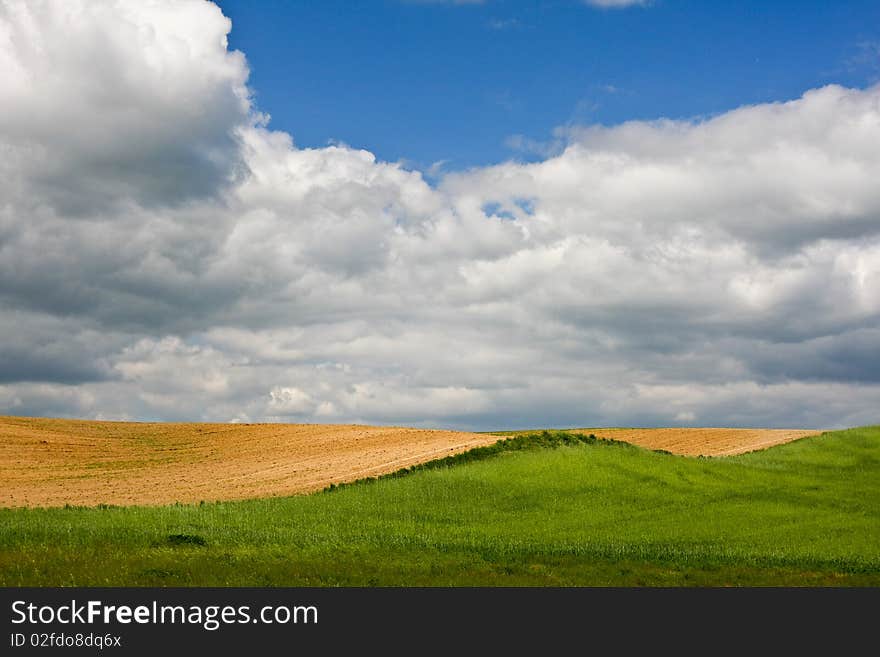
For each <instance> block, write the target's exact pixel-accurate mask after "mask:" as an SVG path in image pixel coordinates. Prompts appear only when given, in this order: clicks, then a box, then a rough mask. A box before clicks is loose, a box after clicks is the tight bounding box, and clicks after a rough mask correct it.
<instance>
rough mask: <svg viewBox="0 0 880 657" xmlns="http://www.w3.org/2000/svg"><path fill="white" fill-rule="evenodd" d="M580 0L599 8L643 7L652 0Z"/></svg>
mask: <svg viewBox="0 0 880 657" xmlns="http://www.w3.org/2000/svg"><path fill="white" fill-rule="evenodd" d="M582 2H583V3H584V4H586V5H591V6H593V7H599V8H601V9H623V8H625V7H636V6H642V7H643V6H645V5H649V4H651V2H652V0H582Z"/></svg>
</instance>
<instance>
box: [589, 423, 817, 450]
mask: <svg viewBox="0 0 880 657" xmlns="http://www.w3.org/2000/svg"><path fill="white" fill-rule="evenodd" d="M578 431H583V432H586V433H595V434H596V435H597V436H599V437H600V438H611V439H613V440H622V441H624V442H628V443H632V444H633V445H638V446H639V447H646V448H647V449H654V450H665V451H667V452H671V453H673V454H680V455H682V456H734V455H736V454H745V453H746V452H752V451H755V450H758V449H766V448H768V447H773V446H775V445H782V444H784V443H787V442H791V441H792V440H799V439H800V438H806V437H807V436H815V435H816V434H818V433H820V432H819V431H815V430H804V429H717V428H711V429H704V428H701V429H696V428H695V429H691V428H686V429H679V428H675V429H672V428H667V429H604V428H603V429H578Z"/></svg>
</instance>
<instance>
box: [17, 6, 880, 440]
mask: <svg viewBox="0 0 880 657" xmlns="http://www.w3.org/2000/svg"><path fill="white" fill-rule="evenodd" d="M229 29H230V24H229V21H228V20H227V19H226V18H224V17H223V16H222V14H221V13H220V11H219V10H218V9H217V8H216V7H215V6H214V5H212V4H210V3H207V2H202V1H192V2H171V1H168V2H161V1H158V0H157V1H156V2H150V3H142V2H133V1H132V2H122V1H119V2H107V3H84V2H82V3H81V2H76V1H75V0H71V1H70V2H65V3H41V2H12V1H7V2H2V3H0V65H2V67H3V70H4V71H8V75H7V76H6V77H7V79H8V81H9V83H8V84H7V85H4V86H3V87H2V88H0V95H2V98H0V102H2V106H3V107H4V111H3V112H2V113H0V151H2V152H3V153H4V154H6V155H7V157H4V158H3V159H0V345H2V347H0V372H2V377H0V413H17V414H38V415H71V416H80V417H102V418H119V419H125V418H128V419H169V420H171V419H175V420H199V419H203V420H241V421H247V420H280V421H318V422H373V423H386V422H387V423H406V424H414V425H426V426H427V425H430V426H451V427H462V428H481V429H485V428H502V427H515V426H534V427H537V426H565V425H568V426H571V425H581V426H585V425H586V426H590V425H592V426H598V425H620V424H624V425H639V424H646V425H651V424H654V425H658V424H659V425H662V424H677V423H686V424H693V423H700V424H715V425H753V426H756V425H765V426H785V425H790V426H817V427H832V426H842V425H847V424H857V423H867V422H876V421H877V417H876V415H872V413H874V411H873V409H876V408H878V407H880V380H878V379H877V376H876V372H877V371H878V369H880V368H878V367H877V365H878V364H877V363H876V362H875V361H876V360H877V359H876V357H875V354H876V353H878V351H880V341H878V340H880V338H878V335H877V326H878V320H880V295H878V293H877V290H880V188H878V186H877V185H876V180H878V179H880V153H878V151H877V149H876V148H875V147H874V145H875V144H877V143H878V142H880V88H878V87H872V88H868V89H847V88H843V87H839V86H828V87H823V88H821V89H814V90H811V91H808V92H807V93H805V94H804V95H803V96H802V97H801V98H797V99H794V100H791V101H788V102H779V103H768V104H763V105H756V106H750V107H742V108H739V109H736V110H733V111H730V112H726V113H724V114H721V115H718V116H715V117H710V118H706V119H702V120H694V121H669V120H658V121H650V122H645V121H641V122H630V123H625V124H622V125H618V126H612V127H598V126H584V127H568V128H564V129H560V130H559V131H558V133H557V135H556V138H557V141H556V142H555V144H554V146H553V147H552V148H548V149H546V150H544V151H542V153H541V159H540V160H539V161H536V162H531V163H521V162H514V161H510V162H503V163H500V164H497V165H495V166H491V167H483V168H476V169H472V170H468V171H463V172H457V173H446V174H442V173H440V172H439V171H434V172H433V173H432V175H438V176H439V178H438V181H437V183H436V184H429V183H428V182H426V180H425V178H424V177H423V175H422V173H420V172H419V171H413V170H407V169H406V168H404V167H403V166H402V165H400V164H394V163H387V162H381V161H377V160H376V158H375V157H374V156H373V155H372V154H371V153H369V152H367V151H364V150H359V149H357V148H353V147H350V146H346V145H341V144H340V145H334V146H330V147H327V148H320V149H301V148H297V147H296V145H295V143H294V140H293V138H292V137H291V136H290V135H288V134H286V133H283V132H278V131H273V130H271V129H270V127H269V125H268V123H267V121H268V119H267V118H266V117H265V116H264V115H261V114H259V112H257V110H256V109H255V107H254V106H253V103H252V101H251V92H250V90H249V89H248V87H247V74H248V69H247V63H246V61H245V59H244V56H243V55H241V54H239V53H235V52H230V51H229V49H228V46H227V42H226V35H227V32H228V30H229ZM38 81H39V84H38ZM521 145H522V146H523V147H528V146H529V144H527V143H525V142H523V144H521Z"/></svg>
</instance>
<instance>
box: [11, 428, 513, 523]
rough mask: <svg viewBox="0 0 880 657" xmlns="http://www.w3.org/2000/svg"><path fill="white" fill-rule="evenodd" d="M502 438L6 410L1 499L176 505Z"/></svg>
mask: <svg viewBox="0 0 880 657" xmlns="http://www.w3.org/2000/svg"><path fill="white" fill-rule="evenodd" d="M497 439H498V438H497V437H496V436H487V435H480V434H474V433H462V432H457V431H427V430H423V429H407V428H400V427H368V426H357V425H325V424H317V425H316V424H312V425H309V424H199V423H187V424H173V423H167V424H166V423H155V424H152V423H136V422H88V421H82V420H50V419H43V418H19V417H0V482H3V487H2V492H0V505H2V506H10V507H11V506H64V505H65V504H74V505H76V504H80V505H97V504H173V503H175V502H200V501H203V500H237V499H247V498H255V497H271V496H277V495H292V494H295V493H307V492H312V491H316V490H320V489H322V488H324V487H326V486H328V485H329V484H331V483H339V482H342V481H351V480H354V479H359V478H362V477H367V476H374V475H379V474H384V473H387V472H393V471H394V470H398V469H400V468H402V467H406V466H408V465H412V464H413V463H420V462H423V461H427V460H430V459H434V458H438V457H441V456H446V455H449V454H457V453H459V452H462V451H464V450H467V449H471V448H473V447H478V446H480V445H486V444H489V443H492V442H494V441H496V440H497Z"/></svg>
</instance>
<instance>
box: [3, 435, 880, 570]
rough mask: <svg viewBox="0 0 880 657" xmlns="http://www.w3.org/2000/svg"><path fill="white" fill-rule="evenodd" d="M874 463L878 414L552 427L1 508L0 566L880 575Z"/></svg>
mask: <svg viewBox="0 0 880 657" xmlns="http://www.w3.org/2000/svg"><path fill="white" fill-rule="evenodd" d="M878 475H880V427H866V428H860V429H851V430H847V431H837V432H829V433H824V434H822V435H820V436H815V437H810V438H804V439H802V440H797V441H794V442H790V443H788V444H784V445H780V446H777V447H773V448H771V449H767V450H763V451H755V452H750V453H748V454H743V455H739V456H730V457H724V458H688V457H681V456H674V455H670V454H664V453H659V452H652V451H648V450H646V449H643V448H640V447H635V446H631V445H628V444H624V443H619V442H614V441H605V440H591V439H589V438H585V437H579V436H576V435H575V434H572V433H564V432H551V433H543V434H535V435H531V436H527V437H521V438H514V439H511V440H510V441H508V442H507V443H501V444H495V445H491V446H489V447H484V448H481V449H478V450H476V452H468V453H466V454H464V455H461V456H459V457H453V458H451V459H446V460H445V461H444V462H442V463H439V464H438V463H434V464H433V465H432V464H429V465H428V466H427V467H420V468H415V470H414V471H412V472H410V473H407V474H405V475H402V476H391V477H385V478H381V479H378V480H371V481H366V482H361V483H356V484H352V485H346V486H342V487H338V488H334V489H333V490H329V491H326V492H321V493H317V494H314V495H303V496H292V497H285V498H266V499H255V500H244V501H229V502H220V503H205V504H193V505H170V506H158V507H156V506H154V507H149V506H131V507H109V508H52V509H22V508H19V509H2V510H0V584H3V585H6V586H18V585H169V586H173V585H183V586H190V585H197V586H205V585H218V586H244V585H258V586H259V585H275V586H283V585H292V586H298V585H313V586H338V585H354V586H361V585H391V586H395V585H427V586H433V585H492V586H496V585H624V586H626V585H661V586H670V585H671V586H679V585H744V584H753V585H832V586H833V585H872V586H877V585H880V476H878ZM4 486H8V484H7V483H6V482H4Z"/></svg>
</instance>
